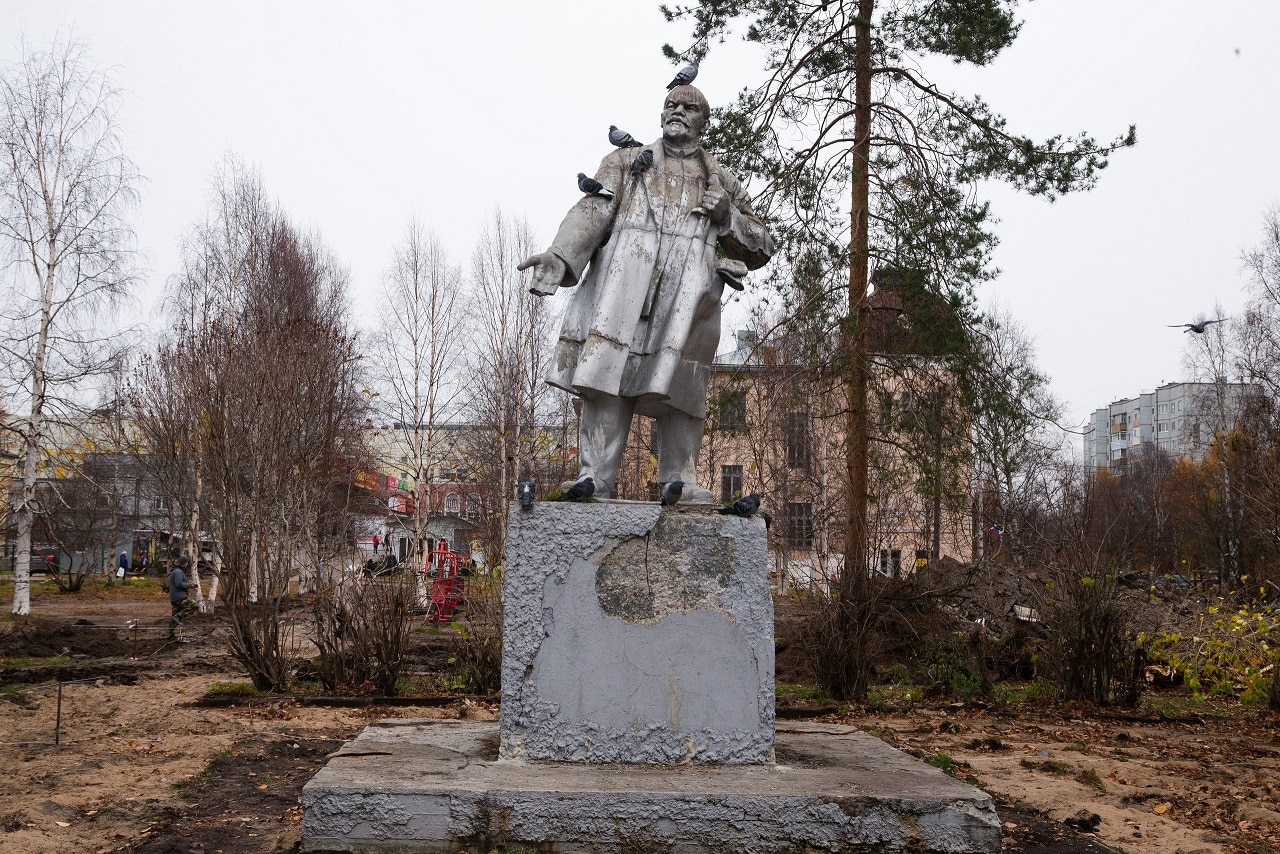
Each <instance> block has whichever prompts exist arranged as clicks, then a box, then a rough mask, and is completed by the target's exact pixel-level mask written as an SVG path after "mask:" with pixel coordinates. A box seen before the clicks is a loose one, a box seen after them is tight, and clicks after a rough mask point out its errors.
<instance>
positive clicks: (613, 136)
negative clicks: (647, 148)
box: [609, 125, 644, 148]
mask: <svg viewBox="0 0 1280 854" xmlns="http://www.w3.org/2000/svg"><path fill="white" fill-rule="evenodd" d="M609 142H611V143H613V144H614V145H616V146H617V147H618V148H639V147H640V146H642V145H644V143H643V142H638V141H637V140H636V138H635V137H634V136H632V135H631V134H629V133H627V132H626V131H625V130H618V126H617V125H609Z"/></svg>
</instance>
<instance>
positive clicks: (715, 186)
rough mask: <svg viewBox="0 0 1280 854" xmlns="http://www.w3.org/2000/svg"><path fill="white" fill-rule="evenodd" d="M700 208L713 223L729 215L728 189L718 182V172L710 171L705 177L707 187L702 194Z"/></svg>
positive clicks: (723, 219)
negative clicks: (709, 174)
mask: <svg viewBox="0 0 1280 854" xmlns="http://www.w3.org/2000/svg"><path fill="white" fill-rule="evenodd" d="M702 209H703V210H704V211H706V212H707V215H708V216H709V217H711V221H712V222H714V223H721V222H724V221H725V219H726V218H727V217H728V216H729V191H728V190H726V189H725V188H724V185H723V184H721V183H720V173H719V172H712V173H711V177H710V178H708V179H707V189H706V191H705V192H704V193H703V194H702Z"/></svg>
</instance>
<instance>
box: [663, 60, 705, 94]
mask: <svg viewBox="0 0 1280 854" xmlns="http://www.w3.org/2000/svg"><path fill="white" fill-rule="evenodd" d="M697 76H698V63H696V62H691V63H689V64H688V65H686V66H685V67H684V68H681V69H680V70H679V71H677V72H676V76H675V77H674V78H672V80H671V82H670V83H668V84H667V91H668V92H670V91H671V90H672V89H674V88H676V87H677V86H688V85H689V84H690V83H692V82H693V78H695V77H697Z"/></svg>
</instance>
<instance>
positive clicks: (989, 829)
mask: <svg viewBox="0 0 1280 854" xmlns="http://www.w3.org/2000/svg"><path fill="white" fill-rule="evenodd" d="M497 737H498V731H497V727H495V726H494V725H493V724H491V723H473V722H465V721H406V720H389V721H381V722H379V723H377V724H374V725H372V726H370V727H368V728H367V729H366V730H365V731H364V732H363V733H362V734H361V735H360V736H359V737H358V738H357V739H355V740H354V741H352V742H350V743H348V744H347V745H346V746H345V747H343V748H342V750H340V751H338V753H336V754H335V755H334V756H333V757H332V758H331V759H330V760H329V762H328V763H327V764H326V765H325V767H324V768H323V769H321V770H320V772H319V773H318V774H317V775H316V776H315V777H314V778H313V779H312V780H311V782H309V783H308V784H307V785H306V788H305V789H303V793H302V804H303V808H304V819H303V827H302V850H303V851H306V852H353V853H354V854H444V852H449V854H453V852H459V851H470V852H487V851H492V850H497V849H499V848H503V846H506V847H505V848H503V850H511V851H528V852H534V851H537V852H554V854H660V852H661V854H712V852H715V854H722V852H734V854H817V853H818V852H859V854H871V852H876V854H906V853H907V852H911V853H912V854H922V852H948V854H991V852H998V851H999V850H1000V825H999V821H998V819H997V818H996V813H995V809H994V807H993V806H992V803H991V799H990V797H989V796H987V795H986V794H984V793H983V792H981V791H979V790H977V789H975V788H973V787H972V786H967V785H965V784H963V783H961V782H959V781H957V780H954V779H952V778H950V777H948V776H946V775H945V774H943V773H942V772H940V771H937V770H935V769H933V768H931V767H929V766H928V765H925V764H924V763H923V762H920V761H918V760H916V759H913V758H911V757H910V756H907V755H906V754H904V753H901V752H899V751H897V750H894V749H893V748H891V747H889V746H887V745H885V744H884V743H883V742H881V741H879V740H878V739H875V738H872V737H871V736H869V735H866V734H865V733H862V732H859V731H857V730H854V729H851V728H848V727H836V726H821V725H805V724H795V725H788V726H786V727H784V728H782V729H780V730H779V731H778V734H777V754H778V761H777V762H776V764H771V765H736V766H725V765H722V766H705V765H691V764H689V765H681V766H676V767H661V766H652V765H650V766H643V765H627V766H619V765H583V764H578V763H547V762H521V761H502V760H498V759H496V755H497V744H496V741H497Z"/></svg>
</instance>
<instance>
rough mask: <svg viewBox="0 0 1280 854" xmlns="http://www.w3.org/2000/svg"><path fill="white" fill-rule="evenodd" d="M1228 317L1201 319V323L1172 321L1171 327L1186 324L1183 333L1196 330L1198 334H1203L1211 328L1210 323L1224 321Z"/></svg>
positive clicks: (1176, 327)
mask: <svg viewBox="0 0 1280 854" xmlns="http://www.w3.org/2000/svg"><path fill="white" fill-rule="evenodd" d="M1227 319H1228V318H1225V317H1215V318H1214V319H1213V320H1201V321H1200V322H1199V323H1171V324H1169V328H1170V329H1179V328H1181V327H1183V326H1185V327H1187V328H1186V329H1183V330H1182V331H1183V333H1187V332H1194V333H1196V334H1197V335H1203V334H1204V331H1205V330H1206V329H1208V328H1209V324H1211V323H1221V322H1222V321H1224V320H1227Z"/></svg>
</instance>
